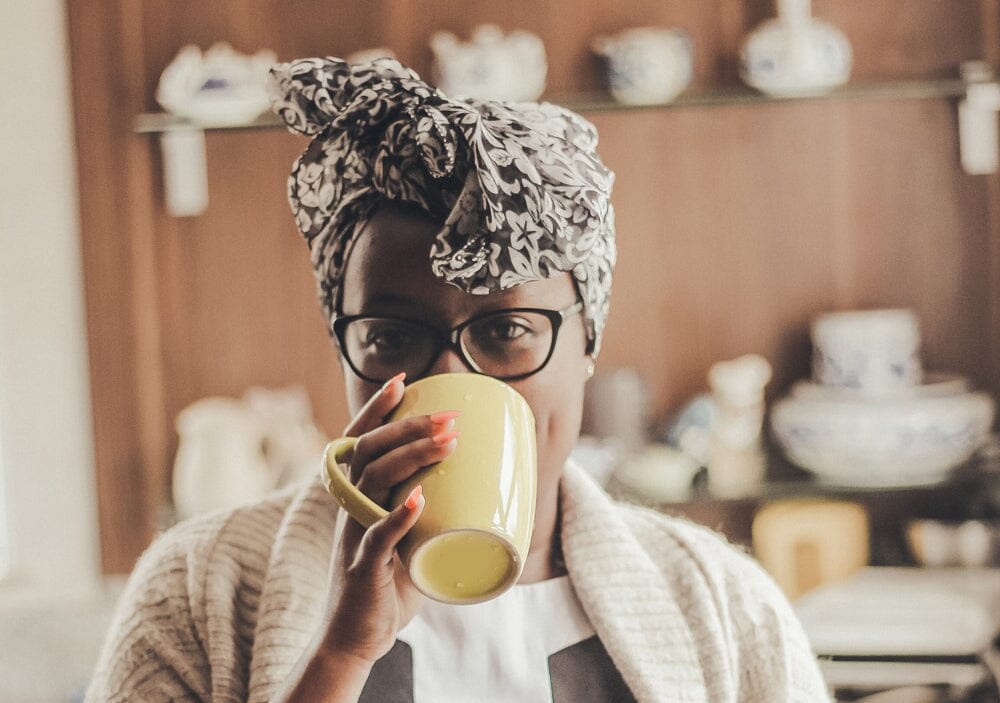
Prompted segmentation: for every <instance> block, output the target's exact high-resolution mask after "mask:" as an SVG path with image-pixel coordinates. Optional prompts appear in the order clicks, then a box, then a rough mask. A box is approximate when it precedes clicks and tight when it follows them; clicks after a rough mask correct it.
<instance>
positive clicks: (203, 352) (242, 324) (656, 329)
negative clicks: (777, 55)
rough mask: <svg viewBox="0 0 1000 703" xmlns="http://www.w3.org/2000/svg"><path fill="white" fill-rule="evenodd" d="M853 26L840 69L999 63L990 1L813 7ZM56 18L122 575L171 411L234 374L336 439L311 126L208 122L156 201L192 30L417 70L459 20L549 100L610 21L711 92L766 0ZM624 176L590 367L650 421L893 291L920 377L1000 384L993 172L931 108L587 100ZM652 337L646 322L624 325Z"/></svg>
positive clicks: (791, 369) (163, 450)
mask: <svg viewBox="0 0 1000 703" xmlns="http://www.w3.org/2000/svg"><path fill="white" fill-rule="evenodd" d="M813 5H814V10H815V12H816V14H818V15H819V16H821V17H823V18H825V19H828V20H829V21H831V22H833V23H835V24H837V25H838V26H840V27H841V28H843V29H844V30H845V31H846V32H847V33H848V35H849V36H850V38H851V40H852V42H853V45H854V49H855V57H856V66H855V70H854V76H855V79H857V80H875V79H879V80H884V79H894V78H920V77H941V76H950V75H956V74H957V65H958V63H959V62H960V61H963V60H966V59H972V58H979V57H983V56H985V57H987V58H990V59H993V60H996V53H997V51H996V46H995V45H996V44H997V36H998V32H997V20H998V19H1000V13H998V12H997V6H996V5H997V4H996V0H897V1H896V2H893V3H872V2H869V0H814V3H813ZM69 9H70V32H71V44H72V52H73V54H72V61H73V76H74V90H75V105H76V113H77V114H76V124H77V142H78V150H79V162H80V169H79V172H80V174H81V175H80V189H81V202H82V205H81V208H82V212H81V216H82V226H83V238H84V246H83V252H84V260H85V280H86V288H87V290H86V293H87V309H88V325H89V335H90V355H91V376H92V381H93V396H94V422H95V428H94V431H95V451H96V453H97V466H98V476H97V481H98V492H99V498H100V510H101V529H102V544H103V547H104V550H103V558H104V568H105V570H106V571H108V572H123V571H127V570H129V569H130V568H131V565H132V563H133V561H134V559H135V557H136V556H137V555H138V553H139V552H140V551H141V549H142V548H143V547H144V546H145V545H146V544H147V543H148V540H149V539H150V537H151V535H152V534H153V532H154V530H155V527H156V519H157V512H158V510H159V509H160V507H161V506H162V505H163V504H164V503H165V501H166V500H167V498H168V495H169V477H170V471H169V469H170V464H171V461H172V457H173V452H174V449H175V447H176V437H175V434H174V430H173V425H172V419H173V417H174V416H175V415H176V413H177V412H178V411H179V410H180V409H181V408H183V407H184V406H185V405H186V404H188V403H190V402H192V401H194V400H196V399H198V398H200V397H203V396H205V395H212V394H224V395H238V394H240V393H241V392H242V391H243V390H244V389H245V388H246V387H247V386H250V385H255V384H260V385H268V386H280V385H285V384H290V383H301V384H303V385H305V386H306V387H307V388H308V389H309V391H310V395H311V399H312V402H313V404H314V406H315V410H316V413H317V416H318V418H319V419H320V421H321V423H322V424H323V426H324V427H325V428H326V430H327V431H329V432H331V433H333V432H336V431H338V429H339V428H340V427H341V426H342V425H343V424H344V422H345V421H346V411H345V409H344V406H343V403H342V401H341V393H342V383H341V380H340V376H339V373H340V372H339V368H338V364H337V360H336V357H335V355H334V353H333V350H332V347H331V346H330V344H329V342H328V340H327V338H326V334H325V330H324V327H323V322H322V320H321V317H320V314H319V308H318V304H317V303H316V301H315V296H314V292H313V282H312V278H311V274H310V271H309V266H308V257H307V255H306V251H305V248H304V246H303V245H302V243H301V241H300V238H299V236H298V234H297V232H296V231H295V228H294V226H293V224H292V221H291V217H290V215H289V213H288V209H287V205H286V203H285V200H284V181H285V177H286V175H287V172H288V169H289V167H290V164H291V161H292V159H293V158H294V157H295V156H296V155H297V153H298V152H299V151H300V150H301V149H302V148H303V147H304V144H305V142H304V140H302V139H300V138H297V137H295V136H292V135H289V134H285V133H284V132H281V131H277V130H272V131H267V130H259V131H243V132H227V133H222V132H213V133H210V134H209V136H208V159H209V186H210V193H211V204H210V207H209V210H208V212H206V213H205V214H204V215H202V216H199V217H196V218H185V219H177V218H171V217H169V216H168V215H167V214H166V213H165V212H164V210H163V206H162V195H161V182H160V175H159V173H160V172H159V168H160V162H159V158H160V157H159V153H158V149H157V148H156V143H155V138H153V137H148V136H142V135H136V134H133V133H132V132H131V129H130V126H131V121H132V119H133V118H134V116H135V115H136V114H137V113H139V112H142V111H149V110H155V109H156V105H155V103H154V101H153V97H152V96H153V93H154V90H155V86H156V81H157V79H158V76H159V74H160V72H161V71H162V70H163V68H164V67H165V66H166V64H167V63H168V62H169V61H170V60H171V59H172V58H173V56H174V55H175V54H176V52H177V50H178V49H179V48H180V47H181V46H182V45H184V44H186V43H195V44H199V45H201V46H202V47H203V48H207V46H208V45H209V44H210V43H211V42H212V41H215V40H219V39H225V40H228V41H230V42H231V43H232V44H233V45H234V46H236V47H237V48H238V49H240V50H243V51H252V50H256V49H258V48H262V47H270V48H273V49H275V50H276V51H277V52H278V54H279V56H280V58H282V59H290V58H294V57H297V56H306V55H328V54H333V55H337V54H345V53H347V52H350V51H353V50H356V49H361V48H365V47H369V46H373V45H387V46H389V47H391V48H392V49H394V50H395V51H396V52H397V54H398V55H399V56H400V57H401V58H402V59H403V60H404V61H405V62H407V63H409V64H410V65H412V66H413V67H414V68H415V69H417V70H418V71H420V72H422V73H424V74H425V75H428V76H429V64H430V52H429V50H428V49H427V38H428V37H429V35H430V34H431V33H432V32H433V31H434V30H435V29H438V28H442V29H449V30H452V31H455V32H457V33H459V34H463V35H464V34H467V33H468V32H469V31H470V29H471V28H472V27H473V26H474V25H475V24H477V23H480V22H485V21H493V22H496V23H498V24H500V25H501V26H503V27H504V28H506V29H511V28H515V27H526V28H530V29H532V30H533V31H535V32H537V33H538V34H539V35H540V36H541V37H542V39H543V40H544V41H545V44H546V48H547V51H548V55H549V64H550V72H549V93H550V94H551V95H552V96H553V97H556V98H558V96H560V95H580V94H585V93H593V92H595V91H598V90H600V86H601V79H600V65H599V63H598V62H597V61H596V59H595V58H594V57H593V56H591V54H590V53H589V50H588V48H587V47H588V45H589V42H590V39H591V38H592V37H593V36H594V35H596V34H598V33H600V32H608V31H616V30H619V29H622V28H625V27H628V26H634V25H639V24H658V25H670V26H680V27H683V28H685V29H686V30H687V31H689V32H690V33H691V35H692V37H693V39H694V42H695V46H696V48H697V49H696V50H697V53H696V64H697V65H696V72H695V74H696V75H695V83H696V85H697V86H700V87H710V86H713V85H729V84H732V83H733V82H734V81H735V80H736V78H735V76H736V69H735V66H736V63H735V56H736V54H737V51H738V47H739V44H740V41H741V37H742V36H743V35H744V34H745V33H746V31H747V30H748V29H749V28H750V27H752V26H754V25H755V24H756V23H757V22H759V21H761V20H762V19H764V18H766V17H768V16H770V15H771V14H772V5H771V2H770V1H769V0H677V1H676V2H672V3H663V2H656V1H654V0H640V1H638V2H633V3H628V4H627V5H626V6H625V7H622V6H621V3H612V2H610V1H605V2H600V1H598V0H582V1H577V2H568V1H567V0H551V1H549V2H537V1H529V0H516V1H515V0H508V1H507V2H497V3H472V2H445V1H444V0H424V1H421V2H418V1H417V0H407V1H396V2H389V1H388V0H381V1H376V2H355V3H340V4H338V5H337V6H331V5H330V4H329V3H325V2H318V1H317V0H303V1H301V2H297V3H294V4H276V3H256V2H249V1H248V0H219V1H217V2H212V3H202V2H194V1H193V0H145V1H144V2H140V1H139V0H115V1H113V2H101V3H98V2H94V1H93V0H71V1H70V2H69ZM590 117H591V119H593V121H594V122H595V123H596V124H597V126H598V128H599V130H600V133H601V139H602V154H603V156H604V158H605V160H606V161H607V162H608V163H609V164H610V165H611V167H612V168H614V169H615V170H616V171H617V173H618V181H617V187H616V192H615V203H616V206H617V208H618V213H619V215H618V222H619V247H620V263H619V266H618V271H617V278H616V284H615V285H616V288H615V293H614V296H613V301H612V315H611V319H610V322H609V325H608V334H607V339H606V343H605V348H604V352H603V356H602V358H601V360H600V365H601V366H603V367H605V368H609V367H613V366H623V365H627V366H632V367H636V368H638V369H639V370H640V371H641V372H642V373H643V374H644V375H645V377H646V378H647V379H648V381H649V382H650V387H651V389H652V392H653V397H654V409H655V411H656V413H657V414H659V415H664V414H666V413H668V412H670V411H671V410H673V409H676V408H677V407H678V406H679V405H680V404H681V403H683V402H684V401H685V400H686V399H687V398H688V397H689V396H690V395H691V394H693V393H695V392H698V391H699V390H701V388H702V386H703V383H704V375H705V372H706V370H707V368H708V366H709V365H711V363H713V362H714V361H717V360H719V359H721V358H727V357H732V356H736V355H738V354H741V353H744V352H748V351H758V352H761V353H764V354H765V355H767V356H768V358H770V359H771V360H772V362H773V363H774V364H775V367H776V371H777V376H776V380H775V383H774V384H772V392H774V393H779V392H781V391H782V390H783V389H784V388H786V387H787V385H788V383H789V382H790V381H792V380H793V379H795V378H797V377H800V376H803V375H805V374H806V373H807V364H808V340H807V321H808V319H809V317H810V316H811V315H813V314H815V313H817V312H820V311H823V310H827V309H831V308H851V307H856V306H876V305H907V306H913V307H914V308H916V310H917V311H918V312H919V314H920V316H921V319H922V321H923V323H924V331H925V340H926V345H925V346H926V348H925V358H926V360H927V362H928V366H930V367H933V368H939V369H947V370H954V371H959V372H962V373H966V374H968V375H970V376H971V377H973V378H974V379H975V380H977V381H978V382H980V383H986V384H992V387H993V388H994V389H1000V361H998V357H1000V303H998V302H997V300H998V292H1000V243H998V242H1000V237H998V234H997V224H996V223H997V220H996V209H997V207H998V202H1000V201H998V195H1000V186H998V181H997V179H996V178H995V177H988V178H987V177H977V178H972V177H968V176H966V175H964V174H963V173H962V172H961V170H960V168H959V166H958V157H957V153H958V149H957V136H956V127H955V109H954V105H953V103H952V101H950V100H947V99H925V100H890V99H870V100H859V101H851V102H836V101H824V102H801V103H794V104H773V105H764V106H726V107H716V108H690V109H679V110H650V111H619V112H607V113H599V114H593V115H590ZM639 329H641V330H642V335H641V338H639V337H638V330H639Z"/></svg>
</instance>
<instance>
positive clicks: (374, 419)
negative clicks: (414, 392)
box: [344, 373, 406, 437]
mask: <svg viewBox="0 0 1000 703" xmlns="http://www.w3.org/2000/svg"><path fill="white" fill-rule="evenodd" d="M405 378H406V374H405V373H401V374H397V375H396V376H393V377H392V378H390V379H389V380H388V381H386V382H385V385H383V386H382V387H381V388H380V389H379V390H378V392H377V393H375V395H373V396H372V397H371V398H369V399H368V402H367V403H365V404H364V406H363V407H362V408H361V411H360V412H359V413H358V414H357V415H356V416H355V418H354V419H353V420H351V422H350V424H349V425H348V426H347V427H345V428H344V436H345V437H357V436H359V435H361V434H364V433H365V432H370V431H371V430H374V429H375V428H376V427H378V426H379V425H381V424H382V422H383V421H384V420H385V417H386V415H388V414H389V413H390V412H392V409H393V408H395V407H396V406H397V405H399V401H400V400H402V398H403V379H405Z"/></svg>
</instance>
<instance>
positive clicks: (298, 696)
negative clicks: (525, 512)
mask: <svg viewBox="0 0 1000 703" xmlns="http://www.w3.org/2000/svg"><path fill="white" fill-rule="evenodd" d="M402 397H403V379H402V375H400V376H397V377H396V378H394V379H392V380H390V381H388V382H387V383H386V384H385V385H384V386H383V387H382V388H381V389H380V390H379V391H378V392H377V393H376V394H375V395H374V396H373V397H372V398H371V399H370V400H369V401H368V402H367V403H366V404H365V406H364V407H363V408H362V409H361V411H360V412H359V413H358V415H357V417H355V418H354V420H353V421H352V422H351V423H350V424H349V425H348V426H347V428H346V429H345V431H344V434H345V436H349V437H357V438H358V439H357V442H356V444H355V447H354V456H353V458H352V460H351V464H350V470H349V476H350V478H351V480H352V481H353V482H354V483H355V484H357V486H358V488H359V489H360V490H361V491H362V492H363V493H365V494H366V495H367V496H368V497H369V498H371V499H372V500H373V501H375V502H376V503H378V504H380V505H382V506H386V505H387V503H388V499H389V496H390V495H391V493H392V491H393V489H394V488H395V487H396V486H397V485H398V484H399V483H401V482H402V481H405V480H406V479H408V478H410V477H411V476H412V475H413V474H414V473H415V472H416V471H418V470H419V469H420V468H422V467H424V466H427V465H428V464H433V463H436V462H438V461H441V460H442V459H444V458H445V457H446V456H448V455H449V454H451V453H452V451H454V449H455V445H456V442H457V437H458V433H457V432H454V431H453V430H452V429H451V428H452V425H453V423H454V419H455V416H456V413H449V412H443V413H436V414H434V415H429V416H427V415H424V416H419V417H412V418H407V419H405V420H399V421H395V422H389V423H385V424H383V423H384V422H385V418H386V416H387V415H388V414H389V413H390V412H392V410H393V408H395V407H396V406H397V405H398V404H399V401H400V400H401V399H402ZM423 506H424V499H423V496H422V495H421V494H420V491H419V489H415V490H414V491H413V492H411V494H410V495H409V496H408V497H407V499H406V500H405V501H403V502H402V503H400V505H399V506H397V507H396V508H394V509H393V510H392V511H391V512H390V513H389V514H388V515H387V516H386V517H384V518H383V519H381V520H379V521H378V522H376V523H374V524H373V525H372V526H371V527H369V528H368V529H365V528H363V527H362V526H361V525H359V524H358V523H357V522H355V521H354V520H353V519H349V520H348V524H347V525H346V527H345V529H344V532H343V535H342V536H341V541H340V544H339V545H338V547H337V550H336V551H337V554H336V559H335V561H334V563H333V565H332V567H331V588H330V599H329V604H328V613H327V618H326V622H327V625H326V628H325V632H324V633H323V635H322V638H321V640H320V643H319V647H318V649H317V650H316V651H315V653H314V654H313V656H312V659H311V661H309V662H308V665H307V666H306V668H305V669H304V670H302V674H301V678H300V679H299V682H298V685H297V686H295V688H294V690H293V691H291V692H290V696H289V697H288V698H287V700H288V701H313V700H323V701H354V700H357V697H358V695H359V694H360V692H361V689H362V688H363V687H364V683H365V681H366V680H367V678H368V673H369V672H370V671H371V667H372V665H373V664H374V663H375V661H377V660H378V659H379V658H381V657H382V656H384V655H385V654H386V653H387V652H388V651H389V650H390V649H392V646H393V644H394V643H395V641H396V633H398V632H399V630H400V629H401V628H402V627H403V626H404V625H405V624H406V623H407V622H409V621H410V619H411V618H412V617H413V616H414V615H415V614H416V612H417V610H418V608H419V606H420V602H421V600H422V598H423V596H422V595H421V594H420V593H419V591H417V590H416V588H415V587H414V586H413V584H412V583H411V582H410V578H409V576H408V574H407V572H406V568H405V567H404V566H403V564H402V563H401V561H400V559H399V555H398V554H397V553H396V546H397V545H398V544H399V541H400V540H401V539H402V538H403V537H404V536H405V535H406V533H407V532H408V531H409V529H410V528H411V527H413V525H414V523H416V521H417V518H418V517H419V516H420V513H421V511H422V510H423Z"/></svg>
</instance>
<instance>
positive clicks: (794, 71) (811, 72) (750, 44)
mask: <svg viewBox="0 0 1000 703" xmlns="http://www.w3.org/2000/svg"><path fill="white" fill-rule="evenodd" d="M777 1H778V17H777V18H776V19H772V20H768V21H766V22H764V23H763V24H761V25H760V26H758V27H757V28H756V29H755V30H754V31H753V32H751V33H750V34H749V35H748V36H747V39H746V41H745V42H744V44H743V51H742V53H741V56H740V75H741V77H742V79H743V80H744V82H746V83H747V85H750V86H751V87H753V88H756V89H757V90H759V91H761V92H763V93H767V94H768V95H773V96H775V97H797V96H808V95H822V94H824V93H827V92H829V91H830V90H832V89H833V88H835V87H837V86H838V85H842V84H843V83H846V82H847V79H848V78H849V77H850V74H851V60H852V54H851V44H850V42H849V41H848V40H847V37H846V36H845V35H844V33H843V32H841V31H840V30H839V29H837V28H836V27H834V26H833V25H831V24H828V23H826V22H821V21H820V20H817V19H814V18H813V16H812V8H811V3H810V0H777Z"/></svg>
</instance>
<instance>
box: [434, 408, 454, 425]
mask: <svg viewBox="0 0 1000 703" xmlns="http://www.w3.org/2000/svg"><path fill="white" fill-rule="evenodd" d="M461 414H462V413H460V412H459V411H458V410H442V411H441V412H439V413H434V414H433V415H429V416H428V417H430V419H431V422H433V423H434V424H435V425H443V424H444V423H446V422H448V420H454V419H455V418H456V417H458V416H459V415H461Z"/></svg>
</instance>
